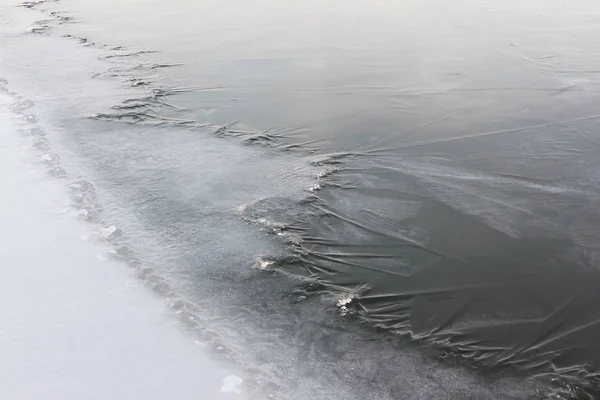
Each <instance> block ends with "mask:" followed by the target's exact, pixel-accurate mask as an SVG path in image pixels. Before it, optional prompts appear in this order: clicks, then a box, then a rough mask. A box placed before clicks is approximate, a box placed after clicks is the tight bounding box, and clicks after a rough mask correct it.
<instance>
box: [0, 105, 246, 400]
mask: <svg viewBox="0 0 600 400" xmlns="http://www.w3.org/2000/svg"><path fill="white" fill-rule="evenodd" d="M6 102H7V99H6V98H3V99H0V103H3V104H6ZM1 108H3V107H2V106H0V109H1ZM11 119H14V118H13V117H11V114H10V113H8V112H4V111H1V110H0V188H1V189H0V221H1V224H2V229H0V277H1V279H0V321H1V323H0V354H1V358H0V360H1V361H0V398H2V399H18V400H28V399H32V400H33V399H35V400H39V399H48V400H59V399H61V400H62V399H86V400H93V399H98V400H100V399H101V400H105V399H111V400H119V399H123V400H125V399H127V400H131V399H146V400H151V399H166V398H170V399H203V400H204V399H206V400H211V399H216V400H218V399H231V398H236V399H237V398H239V399H242V398H244V397H245V396H244V395H243V392H242V388H243V386H240V384H241V383H242V381H243V379H242V378H239V377H238V376H237V375H234V373H235V374H241V373H240V372H239V371H237V368H236V367H235V366H233V365H230V364H228V363H226V361H225V360H220V359H219V358H217V356H215V355H212V354H211V353H209V352H208V351H209V350H207V348H206V347H202V346H198V345H197V344H196V343H197V340H196V339H195V338H193V337H191V336H189V335H188V334H187V333H186V332H184V331H183V330H181V329H180V328H179V326H178V325H175V320H174V319H173V318H172V317H171V316H170V315H169V314H168V313H167V311H166V309H165V308H164V304H163V300H161V299H160V297H158V296H156V295H154V294H153V293H152V292H151V291H149V290H148V289H147V288H145V287H144V286H143V285H139V284H135V278H134V277H133V276H131V275H130V273H129V272H128V269H127V267H126V266H124V265H123V264H121V263H119V262H117V261H112V260H110V259H109V258H107V257H104V256H103V255H104V254H105V253H106V252H107V251H108V243H106V241H102V240H100V239H99V238H98V239H95V240H89V239H88V240H86V238H89V237H90V230H91V229H92V228H91V227H90V226H88V225H86V223H85V222H83V221H82V220H81V219H78V218H77V212H76V211H75V210H72V211H69V212H67V213H65V212H64V209H65V207H67V206H68V204H69V199H68V195H67V190H68V188H67V184H68V181H67V180H64V179H62V180H61V179H54V178H51V177H49V176H48V175H47V174H46V170H45V169H47V168H48V167H47V166H45V165H44V164H43V163H40V162H39V156H37V157H36V156H35V154H34V151H33V149H32V148H31V143H30V138H25V137H22V136H19V135H18V134H17V133H16V129H17V127H16V126H13V125H14V124H13V123H12V122H11V121H10V120H11ZM36 160H37V161H36ZM110 228H112V227H110ZM108 231H113V229H108V230H107V231H105V232H108ZM195 342H196V343H195ZM232 376H233V377H235V379H234V378H232ZM223 388H226V389H228V390H225V391H223Z"/></svg>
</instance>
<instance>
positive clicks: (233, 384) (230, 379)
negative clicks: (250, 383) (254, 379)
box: [221, 375, 244, 394]
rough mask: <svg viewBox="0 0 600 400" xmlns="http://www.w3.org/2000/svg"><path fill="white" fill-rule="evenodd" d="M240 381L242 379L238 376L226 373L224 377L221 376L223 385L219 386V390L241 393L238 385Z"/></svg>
mask: <svg viewBox="0 0 600 400" xmlns="http://www.w3.org/2000/svg"><path fill="white" fill-rule="evenodd" d="M242 382H244V380H243V379H242V378H240V377H239V376H236V375H228V376H226V377H225V378H223V386H222V387H221V392H223V393H237V394H240V393H242V391H241V390H240V388H239V387H238V386H240V385H241V384H242Z"/></svg>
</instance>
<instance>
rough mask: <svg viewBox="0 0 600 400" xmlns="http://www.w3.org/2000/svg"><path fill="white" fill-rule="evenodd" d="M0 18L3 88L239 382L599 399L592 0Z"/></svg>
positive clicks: (52, 12)
mask: <svg viewBox="0 0 600 400" xmlns="http://www.w3.org/2000/svg"><path fill="white" fill-rule="evenodd" d="M2 13H3V14H4V15H3V16H2V20H3V21H12V22H11V23H6V24H4V25H5V30H4V31H5V32H4V33H3V36H2V43H1V44H2V48H1V51H2V53H1V54H0V57H1V59H0V61H1V63H0V77H1V78H4V79H6V80H7V81H8V83H7V85H6V87H7V88H10V90H13V91H14V92H15V93H17V94H18V95H19V96H21V97H22V98H26V99H28V100H30V101H32V102H33V103H34V105H32V106H31V108H29V107H28V108H27V110H26V111H25V110H20V109H19V104H20V105H21V106H23V105H24V104H25V103H23V102H24V100H22V99H21V100H19V101H17V102H16V103H15V104H16V106H13V108H15V109H17V111H19V112H22V113H23V115H24V116H25V117H26V115H27V113H29V112H30V111H31V112H35V115H36V116H37V117H36V118H39V122H38V123H37V124H38V125H40V126H43V128H44V129H45V132H46V134H47V137H49V138H50V139H52V140H53V145H54V146H55V147H56V149H57V150H56V151H57V153H58V154H60V157H61V163H62V165H63V166H64V167H65V169H66V170H69V171H77V174H76V175H79V176H78V179H85V180H86V182H88V181H89V182H91V184H93V187H94V193H95V195H94V196H97V201H98V204H101V205H102V207H95V206H93V205H90V206H89V207H87V208H86V212H88V213H92V214H94V215H95V214H97V215H98V221H99V223H100V224H101V225H102V224H104V225H106V224H109V225H111V226H112V225H114V226H117V227H118V228H119V231H120V232H122V233H123V236H122V237H121V238H120V240H121V241H122V242H123V243H125V245H126V246H127V249H134V250H128V251H123V255H122V256H123V258H125V261H127V262H129V263H130V264H136V265H138V264H143V265H144V266H147V268H149V271H153V272H152V273H155V274H156V275H157V276H158V275H160V276H164V277H166V278H165V279H167V280H168V281H169V282H171V285H172V288H173V289H172V290H173V291H174V292H177V293H178V295H179V296H180V297H182V298H185V299H186V302H188V303H186V304H193V306H191V305H190V306H189V307H190V308H193V309H194V318H199V319H201V320H202V321H203V322H202V324H201V327H200V330H201V331H202V335H204V337H207V338H208V339H209V340H212V341H213V342H214V343H218V346H216V348H218V349H220V350H218V351H221V352H223V353H227V354H226V355H227V357H230V358H233V359H235V360H236V361H237V362H238V363H239V364H240V365H242V366H243V367H244V368H246V369H247V371H249V372H248V373H249V374H250V376H251V377H250V378H249V379H248V382H249V383H248V385H250V386H252V390H251V392H252V396H254V397H256V398H272V397H277V398H290V399H300V398H302V399H307V398H310V399H341V398H345V399H419V398H426V399H449V398H451V399H508V398H514V399H529V398H548V399H549V398H563V399H588V398H600V391H599V389H598V388H599V387H600V381H599V378H598V376H599V375H598V372H599V371H600V347H599V345H598V342H597V339H596V338H597V337H598V334H600V323H599V322H600V309H599V308H598V300H599V296H600V294H599V293H600V292H599V291H598V289H599V288H600V270H599V267H600V265H599V261H598V260H599V256H600V248H599V247H598V244H597V243H598V239H599V236H600V230H599V229H598V226H597V225H598V220H599V217H600V211H599V207H598V206H599V205H600V185H599V184H600V178H599V177H598V176H599V175H598V172H599V171H600V156H599V155H598V148H599V146H600V133H599V130H598V128H599V127H600V125H599V120H600V112H599V111H598V104H599V100H600V95H599V94H598V93H599V92H598V87H599V85H598V76H599V74H600V69H599V68H598V65H599V61H600V51H599V50H600V48H599V47H600V46H599V45H598V41H597V40H596V39H595V38H596V34H597V33H598V29H599V28H598V26H600V25H599V24H600V4H596V3H594V2H591V1H587V0H586V1H584V0H576V1H566V0H565V1H561V0H556V1H537V0H535V1H529V2H517V1H500V0H489V1H484V2H481V1H477V2H476V1H470V0H461V1H457V2H444V1H439V0H438V1H436V0H426V1H402V2H399V1H381V2H375V3H374V2H368V1H362V0H360V1H355V2H342V1H339V0H329V1H313V0H308V1H304V2H281V1H274V0H260V1H255V2H245V1H240V0H227V1H209V0H202V1H195V2H192V1H187V0H173V1H171V2H168V3H165V2H160V1H150V0H148V1H140V0H126V1H109V2H106V1H102V2H101V1H99V0H86V1H74V0H60V1H40V2H25V3H22V4H20V5H19V4H18V3H16V2H15V4H9V5H7V6H5V7H3V8H2ZM15 21H17V22H19V21H20V22H23V21H25V22H27V24H25V26H28V27H29V29H21V28H20V26H21V24H19V23H17V22H15ZM7 90H8V89H7ZM21 108H24V107H21ZM94 201H96V197H94Z"/></svg>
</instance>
